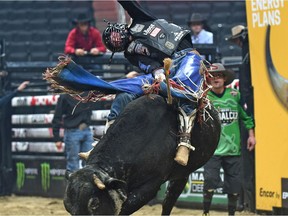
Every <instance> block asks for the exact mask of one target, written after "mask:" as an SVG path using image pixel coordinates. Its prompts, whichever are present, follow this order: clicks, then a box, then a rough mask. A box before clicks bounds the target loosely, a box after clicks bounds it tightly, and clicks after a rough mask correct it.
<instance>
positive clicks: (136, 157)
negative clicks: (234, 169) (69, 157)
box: [64, 96, 221, 215]
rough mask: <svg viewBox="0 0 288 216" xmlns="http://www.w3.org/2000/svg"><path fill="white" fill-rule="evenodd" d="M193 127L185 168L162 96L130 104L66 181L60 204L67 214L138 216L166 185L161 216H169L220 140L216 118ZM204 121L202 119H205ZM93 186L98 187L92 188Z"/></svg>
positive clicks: (173, 113) (173, 112)
mask: <svg viewBox="0 0 288 216" xmlns="http://www.w3.org/2000/svg"><path fill="white" fill-rule="evenodd" d="M207 111H208V112H209V114H210V115H211V117H212V118H209V119H208V120H207V121H206V122H203V123H202V124H199V123H198V122H196V123H195V125H194V128H193V131H192V134H193V136H192V140H191V142H192V145H193V146H195V148H196V150H195V151H191V153H190V158H189V162H188V165H187V166H186V167H183V166H181V165H178V164H177V163H176V162H175V161H174V156H175V152H176V147H177V141H178V138H177V133H178V119H177V109H176V108H175V107H173V106H171V105H167V103H166V102H165V100H164V99H163V98H162V97H160V96H153V98H151V97H148V96H143V97H140V98H139V99H137V100H135V101H133V102H131V103H130V104H129V105H128V106H127V107H126V109H125V110H124V111H123V112H122V114H121V115H120V116H119V117H118V119H117V120H116V121H115V123H114V124H113V125H112V126H111V127H110V128H109V130H108V131H107V134H106V135H105V136H104V137H103V138H102V139H101V141H100V142H99V143H98V144H97V145H96V147H95V148H94V149H93V151H92V152H91V154H90V156H89V158H88V160H87V165H86V166H85V167H84V168H83V169H81V170H78V171H77V172H75V173H73V174H71V175H70V178H69V179H68V185H67V188H66V193H65V198H64V204H65V208H66V210H67V211H68V212H69V213H71V214H77V215H79V214H82V215H83V214H85V215H94V214H96V215H97V214H110V215H112V214H124V215H129V214H132V213H133V212H135V211H137V210H138V209H139V208H141V207H142V206H143V205H145V204H146V203H147V202H148V201H150V200H151V199H152V198H153V197H155V195H156V193H157V191H158V190H159V188H160V186H161V184H163V183H164V182H165V181H167V180H169V181H170V182H169V186H168V189H167V194H166V198H165V200H164V202H163V209H162V214H165V215H166V214H170V212H171V210H172V208H173V206H174V204H175V202H176V200H177V198H178V197H179V195H180V194H181V192H182V190H183V189H184V187H185V184H186V182H187V179H188V176H189V174H190V173H191V172H193V171H195V170H196V169H198V168H199V167H201V166H203V165H204V164H205V163H206V162H207V160H208V159H209V158H210V157H211V156H212V155H213V153H214V151H215V149H216V147H217V144H218V141H219V135H220V129H221V128H220V122H219V119H218V112H217V111H216V110H215V109H214V108H213V107H211V109H207ZM207 117H208V115H206V118H207ZM95 182H96V183H95Z"/></svg>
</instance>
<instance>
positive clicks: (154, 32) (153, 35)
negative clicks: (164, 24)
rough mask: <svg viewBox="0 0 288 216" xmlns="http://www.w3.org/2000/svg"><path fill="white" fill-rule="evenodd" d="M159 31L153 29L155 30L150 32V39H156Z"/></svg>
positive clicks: (158, 29)
mask: <svg viewBox="0 0 288 216" xmlns="http://www.w3.org/2000/svg"><path fill="white" fill-rule="evenodd" d="M160 31H161V29H160V28H155V29H154V30H153V31H152V32H151V34H150V35H151V36H152V37H156V36H157V35H158V33H159V32H160Z"/></svg>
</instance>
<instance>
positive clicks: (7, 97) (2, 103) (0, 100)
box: [0, 90, 17, 108]
mask: <svg viewBox="0 0 288 216" xmlns="http://www.w3.org/2000/svg"><path fill="white" fill-rule="evenodd" d="M16 94H17V90H15V91H13V92H11V93H9V94H6V95H5V96H3V97H2V98H0V108H2V107H4V106H5V105H6V104H7V103H9V101H10V100H11V99H12V98H13V97H14V96H15V95H16Z"/></svg>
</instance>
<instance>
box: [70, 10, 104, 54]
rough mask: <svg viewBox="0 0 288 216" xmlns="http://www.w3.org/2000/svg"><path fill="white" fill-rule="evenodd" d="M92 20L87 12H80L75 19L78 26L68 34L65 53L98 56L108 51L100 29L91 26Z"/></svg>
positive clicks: (74, 22) (74, 21)
mask: <svg viewBox="0 0 288 216" xmlns="http://www.w3.org/2000/svg"><path fill="white" fill-rule="evenodd" d="M90 22H91V19H90V18H88V17H87V16H86V14H79V16H78V18H77V19H75V20H73V24H75V25H76V27H75V28H73V29H72V30H71V31H70V33H69V34H68V37H67V40H66V43H65V54H72V55H76V56H84V55H87V54H90V55H94V56H96V55H99V54H102V53H105V52H106V47H105V46H104V44H103V43H102V37H101V34H100V32H99V30H98V29H96V28H94V27H92V26H90Z"/></svg>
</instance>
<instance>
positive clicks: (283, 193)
mask: <svg viewBox="0 0 288 216" xmlns="http://www.w3.org/2000/svg"><path fill="white" fill-rule="evenodd" d="M287 198H288V192H282V199H283V200H285V199H287Z"/></svg>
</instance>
